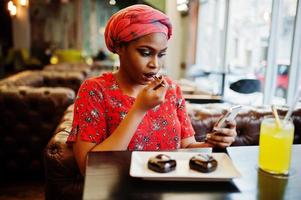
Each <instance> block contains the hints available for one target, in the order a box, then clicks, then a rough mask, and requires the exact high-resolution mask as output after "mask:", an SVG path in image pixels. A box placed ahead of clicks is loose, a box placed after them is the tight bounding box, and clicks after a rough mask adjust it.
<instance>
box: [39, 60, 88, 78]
mask: <svg viewBox="0 0 301 200" xmlns="http://www.w3.org/2000/svg"><path fill="white" fill-rule="evenodd" d="M92 70H93V69H92V66H90V65H88V64H85V63H59V64H53V65H46V66H45V67H44V68H43V71H56V72H81V73H82V74H83V75H84V76H85V77H88V76H89V75H90V73H91V71H92Z"/></svg>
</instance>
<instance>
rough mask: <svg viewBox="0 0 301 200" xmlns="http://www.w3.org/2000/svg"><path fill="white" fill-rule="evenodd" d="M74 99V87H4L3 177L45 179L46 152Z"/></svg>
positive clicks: (0, 128) (0, 99)
mask: <svg viewBox="0 0 301 200" xmlns="http://www.w3.org/2000/svg"><path fill="white" fill-rule="evenodd" d="M74 98H75V93H74V91H73V90H72V89H70V88H50V87H38V88H35V87H28V86H19V87H7V86H0V118H1V120H0V160H1V164H0V177H2V178H3V177H5V178H8V179H11V178H22V177H27V178H36V177H43V162H42V152H43V149H44V147H45V145H46V144H47V142H48V141H49V139H50V138H51V136H52V134H53V131H54V130H55V128H56V126H57V124H58V123H59V121H60V118H61V116H62V114H63V113H64V110H65V109H66V108H67V107H68V105H70V104H72V103H73V101H74Z"/></svg>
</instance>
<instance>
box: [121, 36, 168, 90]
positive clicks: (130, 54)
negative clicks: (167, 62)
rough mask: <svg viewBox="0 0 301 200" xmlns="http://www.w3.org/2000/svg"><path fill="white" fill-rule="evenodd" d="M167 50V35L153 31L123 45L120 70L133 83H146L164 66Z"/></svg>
mask: <svg viewBox="0 0 301 200" xmlns="http://www.w3.org/2000/svg"><path fill="white" fill-rule="evenodd" d="M166 50H167V36H166V35H165V34H163V33H151V34H149V35H146V36H143V37H141V38H139V39H137V40H134V41H131V42H129V43H127V44H126V45H123V46H122V47H121V48H120V49H119V51H118V54H119V56H120V71H121V72H122V74H124V75H126V77H127V79H128V80H129V81H130V82H132V83H133V84H140V85H145V84H147V83H148V82H150V81H151V80H153V76H154V75H156V74H157V73H158V71H159V70H160V68H161V67H162V66H163V63H164V59H165V54H166Z"/></svg>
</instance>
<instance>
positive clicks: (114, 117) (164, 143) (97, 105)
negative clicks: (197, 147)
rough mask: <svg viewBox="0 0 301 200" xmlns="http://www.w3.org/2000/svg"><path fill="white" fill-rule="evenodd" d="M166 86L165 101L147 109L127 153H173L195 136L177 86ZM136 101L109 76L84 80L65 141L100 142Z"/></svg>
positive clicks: (111, 131)
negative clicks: (129, 151) (132, 151)
mask: <svg viewBox="0 0 301 200" xmlns="http://www.w3.org/2000/svg"><path fill="white" fill-rule="evenodd" d="M166 79H167V82H168V84H169V89H168V90H167V93H166V97H165V101H164V102H163V103H162V104H160V105H158V106H156V107H155V108H153V109H150V110H149V111H148V112H147V113H146V114H145V116H144V118H143V120H142V121H141V123H140V124H139V126H138V128H137V130H136V132H135V134H134V136H133V138H132V140H131V142H130V144H129V146H128V149H129V150H146V151H150V150H173V149H178V148H180V147H181V139H184V138H187V137H190V136H193V135H194V130H193V128H192V125H191V123H190V119H189V117H188V116H187V113H186V108H185V100H184V99H183V97H182V94H181V90H180V88H179V86H177V85H175V84H174V83H173V82H172V81H171V80H170V79H168V78H166ZM134 101H135V98H134V97H130V96H128V95H125V94H123V93H122V90H121V89H120V88H119V86H118V84H117V82H116V79H115V77H114V76H113V74H112V73H106V74H103V75H101V76H100V77H97V78H92V79H88V80H86V81H85V82H84V83H83V84H82V85H81V87H80V89H79V92H78V95H77V98H76V100H75V105H74V119H73V124H72V130H71V133H70V135H69V137H68V139H67V142H68V143H70V142H75V141H76V139H77V134H80V138H81V139H82V140H83V141H88V142H93V143H97V144H98V143H101V142H102V141H104V140H105V139H106V138H107V137H109V136H110V134H112V133H113V132H114V130H115V129H116V128H117V127H118V125H119V123H120V122H121V120H122V119H124V117H125V116H126V114H127V113H128V111H129V110H130V108H131V106H132V105H133V103H134Z"/></svg>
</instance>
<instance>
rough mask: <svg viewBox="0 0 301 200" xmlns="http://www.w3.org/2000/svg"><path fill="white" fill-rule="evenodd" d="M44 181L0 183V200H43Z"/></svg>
mask: <svg viewBox="0 0 301 200" xmlns="http://www.w3.org/2000/svg"><path fill="white" fill-rule="evenodd" d="M43 199H44V181H42V180H38V181H11V182H6V183H4V182H3V181H1V183H0V200H43Z"/></svg>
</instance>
